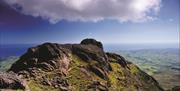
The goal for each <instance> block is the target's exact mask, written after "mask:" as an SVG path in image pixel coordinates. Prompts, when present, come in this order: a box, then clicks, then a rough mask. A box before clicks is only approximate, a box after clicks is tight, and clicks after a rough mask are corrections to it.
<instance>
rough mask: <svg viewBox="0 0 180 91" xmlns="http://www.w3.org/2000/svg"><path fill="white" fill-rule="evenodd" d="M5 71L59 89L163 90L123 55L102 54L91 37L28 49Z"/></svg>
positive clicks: (63, 90) (62, 90)
mask: <svg viewBox="0 0 180 91" xmlns="http://www.w3.org/2000/svg"><path fill="white" fill-rule="evenodd" d="M9 71H10V72H11V71H12V72H15V73H16V74H18V75H22V76H23V77H24V78H26V79H29V80H33V81H35V82H36V83H38V84H42V85H45V86H51V87H54V88H55V89H59V90H60V91H76V90H100V91H119V90H122V91H123V90H125V89H127V90H129V91H132V90H133V91H163V90H162V89H161V87H160V86H159V84H158V83H157V82H156V80H155V79H153V78H152V77H151V76H149V75H147V74H145V73H144V72H142V71H141V70H140V69H139V68H138V67H137V66H135V65H133V64H132V63H131V62H128V61H126V60H125V58H124V57H122V56H120V55H117V54H114V53H105V52H104V50H103V45H102V43H101V42H98V41H96V40H94V39H85V40H83V41H82V42H81V43H80V44H56V43H45V44H42V45H39V46H37V47H33V48H29V49H28V51H27V52H26V53H25V54H24V55H23V56H21V57H20V59H19V60H18V61H17V62H16V63H14V64H13V65H12V67H11V68H10V69H9ZM142 78H143V79H142ZM143 86H144V87H143Z"/></svg>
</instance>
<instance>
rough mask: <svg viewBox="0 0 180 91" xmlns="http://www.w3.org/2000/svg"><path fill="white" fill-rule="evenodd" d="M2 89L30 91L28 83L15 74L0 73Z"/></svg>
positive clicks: (0, 86)
mask: <svg viewBox="0 0 180 91" xmlns="http://www.w3.org/2000/svg"><path fill="white" fill-rule="evenodd" d="M0 89H23V90H25V91H29V88H28V86H27V84H26V81H25V80H23V79H21V78H20V77H19V76H17V75H16V74H14V73H2V72H0Z"/></svg>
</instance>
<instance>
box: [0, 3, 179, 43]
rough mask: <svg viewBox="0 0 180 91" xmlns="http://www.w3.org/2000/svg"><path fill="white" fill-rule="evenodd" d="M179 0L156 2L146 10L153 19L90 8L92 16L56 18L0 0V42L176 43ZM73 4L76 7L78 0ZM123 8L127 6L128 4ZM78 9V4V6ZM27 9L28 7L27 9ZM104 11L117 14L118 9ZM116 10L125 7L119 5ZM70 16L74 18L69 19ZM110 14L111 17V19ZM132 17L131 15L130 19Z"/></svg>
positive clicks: (177, 40) (177, 37)
mask: <svg viewBox="0 0 180 91" xmlns="http://www.w3.org/2000/svg"><path fill="white" fill-rule="evenodd" d="M19 1H20V0H19ZM32 1H33V0H32ZM40 1H41V0H40ZM137 1H138V0H137ZM152 1H153V0H152ZM154 1H156V0H154ZM179 2H180V1H179V0H162V1H161V2H160V3H159V4H158V5H159V7H160V9H159V10H158V12H154V13H152V12H151V10H150V11H148V12H147V13H146V14H147V16H152V17H153V19H151V20H145V21H143V22H142V21H141V20H142V19H138V18H136V17H134V16H135V15H134V16H133V15H132V16H127V15H129V14H131V13H129V12H125V14H124V16H123V15H122V14H118V16H119V17H115V16H116V15H111V14H108V13H107V14H105V15H102V14H96V13H94V11H93V10H91V11H89V12H92V13H89V12H88V14H89V15H90V14H92V15H93V16H92V17H89V16H86V17H83V18H78V17H79V16H78V15H76V16H73V15H72V16H70V17H62V19H59V18H56V17H55V18H54V17H53V18H52V17H47V16H48V15H49V14H48V15H47V16H46V17H45V18H44V17H42V16H43V15H41V14H39V13H38V14H39V16H36V15H34V13H32V12H30V10H29V8H26V7H23V6H22V7H20V8H19V6H18V8H17V6H16V9H13V8H12V6H11V5H12V4H11V3H9V2H8V3H7V2H3V1H1V2H0V3H1V4H0V8H1V9H0V35H1V36H0V39H1V41H0V42H1V44H34V43H35V44H36V43H38V44H39V43H44V42H58V43H78V42H80V41H81V40H82V39H84V38H95V39H97V40H99V41H102V42H103V43H105V44H121V43H179V34H180V33H179V32H180V30H179V25H180V24H179V21H180V19H179V7H180V6H179V5H180V3H179ZM23 3H25V2H23ZM17 4H19V5H21V2H17ZM125 4H128V3H125ZM72 5H76V7H77V5H79V3H78V4H72ZM102 7H104V6H102ZM152 7H155V6H152ZM21 8H23V10H24V11H22V12H19V11H18V10H21ZM46 8H47V7H46ZM119 8H122V7H119ZM126 8H127V9H129V7H126ZM78 9H81V8H79V6H78ZM26 10H29V12H27V11H26ZM100 10H103V9H100ZM100 10H99V11H100ZM66 12H67V10H66V11H64V13H66ZM86 12H87V11H86ZM106 12H110V13H112V14H117V12H115V13H114V12H111V11H106ZM118 12H124V11H123V10H121V9H120V10H119V11H118ZM136 13H137V12H135V14H136ZM57 14H59V13H57ZM67 14H69V12H68V13H67ZM103 14H104V12H103ZM83 15H84V16H85V15H86V14H83ZM94 15H96V16H98V17H99V16H102V20H101V18H100V20H98V19H99V18H94V17H96V16H94ZM108 15H110V16H108ZM60 16H62V15H61V13H60ZM125 16H127V17H128V18H126V19H127V21H126V20H125V21H124V17H125ZM71 17H75V18H72V19H71ZM109 17H113V19H110V18H109ZM122 17H123V18H122ZM131 17H134V18H133V19H131ZM51 18H52V19H51ZM106 18H107V19H106ZM117 18H118V19H119V18H120V20H117ZM143 19H144V17H143ZM96 20H97V21H96ZM137 21H140V22H137Z"/></svg>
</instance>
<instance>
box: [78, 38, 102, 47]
mask: <svg viewBox="0 0 180 91" xmlns="http://www.w3.org/2000/svg"><path fill="white" fill-rule="evenodd" d="M81 44H84V45H89V44H91V45H96V46H98V47H99V48H102V49H103V45H102V43H101V42H99V41H96V40H95V39H84V40H82V41H81Z"/></svg>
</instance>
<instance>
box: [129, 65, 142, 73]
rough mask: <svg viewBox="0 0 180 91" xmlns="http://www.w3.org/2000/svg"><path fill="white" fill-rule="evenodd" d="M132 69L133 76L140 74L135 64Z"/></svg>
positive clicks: (131, 66)
mask: <svg viewBox="0 0 180 91" xmlns="http://www.w3.org/2000/svg"><path fill="white" fill-rule="evenodd" d="M130 69H131V73H133V74H138V73H139V71H140V70H139V68H138V67H137V66H136V65H133V64H131V65H130Z"/></svg>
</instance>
